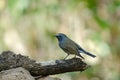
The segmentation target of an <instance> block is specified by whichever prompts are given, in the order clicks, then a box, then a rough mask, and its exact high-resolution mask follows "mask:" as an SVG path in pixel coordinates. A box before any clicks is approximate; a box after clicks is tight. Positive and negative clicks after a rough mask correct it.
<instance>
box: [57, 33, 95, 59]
mask: <svg viewBox="0 0 120 80" xmlns="http://www.w3.org/2000/svg"><path fill="white" fill-rule="evenodd" d="M56 37H57V39H58V42H59V46H60V48H61V49H62V50H63V51H65V52H66V53H67V54H68V55H67V56H66V57H65V58H64V59H66V58H67V57H68V56H69V55H70V54H74V55H75V57H76V55H77V56H79V57H81V58H83V59H84V57H82V56H81V55H80V53H85V54H87V55H89V56H91V57H93V58H94V57H96V56H95V55H93V54H91V53H89V52H87V51H85V50H84V49H82V48H81V47H80V46H79V45H78V44H77V43H75V42H74V41H72V40H71V39H69V38H68V37H67V36H66V35H65V34H63V33H58V34H57V35H56Z"/></svg>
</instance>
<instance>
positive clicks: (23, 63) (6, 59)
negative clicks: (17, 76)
mask: <svg viewBox="0 0 120 80" xmlns="http://www.w3.org/2000/svg"><path fill="white" fill-rule="evenodd" d="M17 67H23V68H25V69H27V70H28V71H29V72H30V73H31V75H33V76H40V75H41V76H47V75H53V74H60V73H65V72H74V71H84V70H86V69H87V68H88V67H89V66H88V65H87V64H86V63H84V62H83V61H82V60H81V59H80V58H72V59H68V60H55V61H48V62H44V63H43V62H41V63H37V62H36V61H35V60H31V59H30V58H28V57H26V56H22V55H21V54H18V55H16V54H14V53H13V52H11V51H6V52H3V53H2V54H1V55H0V71H2V70H8V69H11V68H17Z"/></svg>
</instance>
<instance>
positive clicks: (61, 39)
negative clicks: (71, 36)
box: [56, 33, 67, 42]
mask: <svg viewBox="0 0 120 80" xmlns="http://www.w3.org/2000/svg"><path fill="white" fill-rule="evenodd" d="M56 38H57V39H58V41H60V42H61V41H63V40H65V39H67V36H66V35H65V34H63V33H58V34H56Z"/></svg>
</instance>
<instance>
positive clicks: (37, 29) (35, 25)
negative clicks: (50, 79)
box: [0, 0, 120, 80]
mask: <svg viewBox="0 0 120 80" xmlns="http://www.w3.org/2000/svg"><path fill="white" fill-rule="evenodd" d="M59 32H61V33H65V34H66V35H68V36H69V37H70V38H71V39H73V40H74V41H75V42H77V43H78V44H80V45H81V46H82V47H83V48H84V49H85V50H87V51H90V52H91V53H93V54H95V55H96V56H97V57H96V58H95V59H93V58H91V57H88V56H86V55H84V54H83V56H84V57H85V58H86V59H85V62H86V63H88V64H90V65H92V67H91V68H89V69H87V70H86V71H84V72H71V73H65V74H59V75H55V76H57V77H59V78H61V79H62V80H120V0H0V52H2V51H5V50H11V51H14V52H15V53H21V54H23V55H27V56H29V57H30V58H32V59H35V60H37V61H39V62H40V61H48V60H56V59H63V58H64V57H65V56H66V53H64V52H63V51H62V50H61V49H60V48H59V47H58V42H57V39H56V38H55V37H54V35H55V34H56V33H59ZM72 57H73V55H71V56H70V57H69V58H72Z"/></svg>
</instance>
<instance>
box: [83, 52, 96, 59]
mask: <svg viewBox="0 0 120 80" xmlns="http://www.w3.org/2000/svg"><path fill="white" fill-rule="evenodd" d="M82 52H83V53H85V54H87V55H89V56H91V57H93V58H95V57H96V56H95V55H93V54H91V53H89V52H86V51H82Z"/></svg>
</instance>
